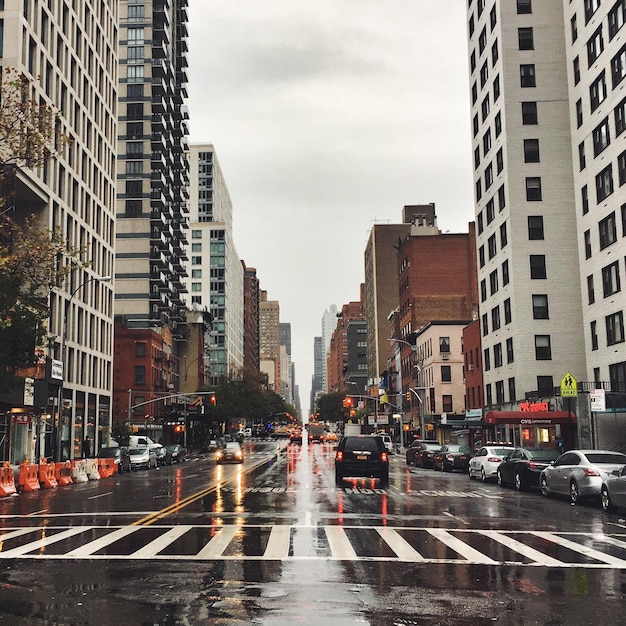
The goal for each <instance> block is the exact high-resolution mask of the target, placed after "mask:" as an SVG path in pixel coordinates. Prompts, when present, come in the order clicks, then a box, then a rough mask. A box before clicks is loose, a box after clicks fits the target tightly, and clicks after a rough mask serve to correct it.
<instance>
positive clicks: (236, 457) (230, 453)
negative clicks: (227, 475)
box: [215, 441, 243, 465]
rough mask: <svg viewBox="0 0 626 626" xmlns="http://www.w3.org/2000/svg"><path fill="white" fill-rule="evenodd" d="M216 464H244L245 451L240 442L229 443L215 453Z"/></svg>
mask: <svg viewBox="0 0 626 626" xmlns="http://www.w3.org/2000/svg"><path fill="white" fill-rule="evenodd" d="M215 462H216V463H217V464H218V465H219V464H220V463H229V462H231V463H243V450H242V449H241V444H240V443H239V442H238V441H228V442H226V445H225V446H224V447H223V448H219V449H218V451H217V452H216V453H215Z"/></svg>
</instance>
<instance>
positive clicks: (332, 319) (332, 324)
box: [322, 304, 337, 393]
mask: <svg viewBox="0 0 626 626" xmlns="http://www.w3.org/2000/svg"><path fill="white" fill-rule="evenodd" d="M336 327H337V306H336V305H335V304H331V305H330V307H329V308H328V310H327V311H324V315H323V316H322V351H323V352H322V389H323V391H324V393H328V371H327V363H326V356H327V353H328V349H329V348H330V340H331V338H332V336H333V332H335V328H336Z"/></svg>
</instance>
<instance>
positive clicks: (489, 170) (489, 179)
mask: <svg viewBox="0 0 626 626" xmlns="http://www.w3.org/2000/svg"><path fill="white" fill-rule="evenodd" d="M491 185H493V165H492V164H491V163H489V165H487V167H486V168H485V191H486V190H487V189H489V187H491Z"/></svg>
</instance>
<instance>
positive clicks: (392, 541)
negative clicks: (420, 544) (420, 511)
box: [376, 526, 424, 562]
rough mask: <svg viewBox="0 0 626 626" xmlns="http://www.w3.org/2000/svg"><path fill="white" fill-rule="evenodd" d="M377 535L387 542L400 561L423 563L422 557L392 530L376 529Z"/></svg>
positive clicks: (386, 528) (384, 527)
mask: <svg viewBox="0 0 626 626" xmlns="http://www.w3.org/2000/svg"><path fill="white" fill-rule="evenodd" d="M376 530H377V531H378V534H379V535H380V536H381V537H382V538H383V539H384V540H385V541H386V542H387V544H388V545H389V547H390V548H391V549H392V550H393V551H394V552H395V553H396V555H397V556H398V558H399V559H400V560H401V561H409V562H415V561H423V560H424V557H423V556H422V555H421V554H420V553H419V552H418V551H417V550H416V549H415V548H414V547H413V546H412V545H411V544H410V543H409V542H408V541H407V540H406V539H404V537H402V536H401V535H399V534H398V532H397V531H396V530H394V529H393V528H388V527H387V526H383V527H382V528H377V529H376Z"/></svg>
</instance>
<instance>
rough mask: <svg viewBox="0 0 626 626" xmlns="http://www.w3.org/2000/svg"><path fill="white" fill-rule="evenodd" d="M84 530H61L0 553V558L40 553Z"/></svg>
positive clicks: (82, 528)
mask: <svg viewBox="0 0 626 626" xmlns="http://www.w3.org/2000/svg"><path fill="white" fill-rule="evenodd" d="M85 530H86V529H85V527H83V526H78V527H77V528H68V529H67V530H63V531H61V532H59V533H54V534H52V535H44V536H42V537H40V538H39V539H36V540H35V541H31V542H29V543H26V544H24V545H23V546H19V547H17V548H13V549H12V550H6V551H5V552H3V553H2V558H4V559H11V558H14V557H16V556H22V555H23V554H24V553H26V552H32V551H33V550H39V551H41V550H43V549H44V548H45V547H46V546H49V545H50V544H53V543H56V542H57V541H62V540H64V539H67V538H68V537H73V536H74V535H78V534H80V533H82V532H84V531H85Z"/></svg>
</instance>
